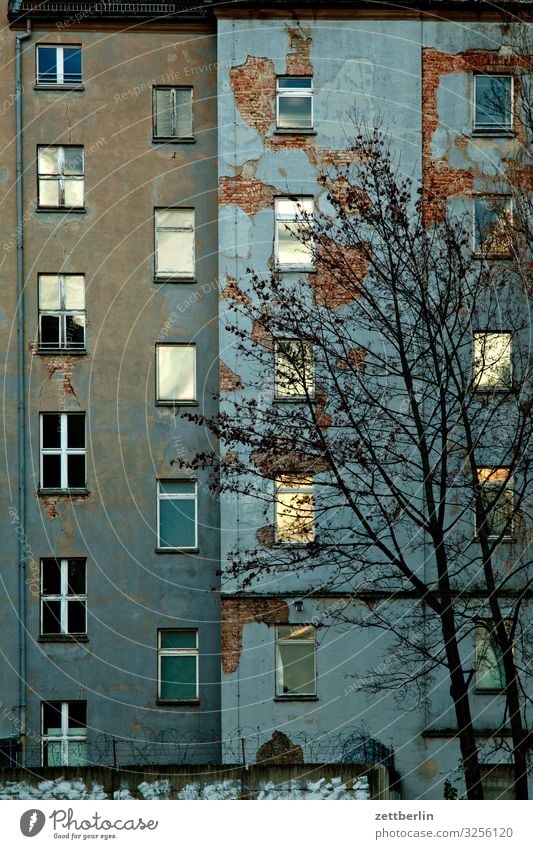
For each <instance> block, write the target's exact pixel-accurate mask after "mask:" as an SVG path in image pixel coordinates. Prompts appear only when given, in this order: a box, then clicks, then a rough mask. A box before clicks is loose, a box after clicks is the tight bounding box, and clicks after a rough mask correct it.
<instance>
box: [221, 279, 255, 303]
mask: <svg viewBox="0 0 533 849" xmlns="http://www.w3.org/2000/svg"><path fill="white" fill-rule="evenodd" d="M222 297H223V298H226V299H227V300H228V301H240V303H241V304H250V303H251V302H252V299H251V298H250V296H249V295H247V294H246V292H243V291H242V289H241V288H240V286H239V284H238V283H237V278H236V277H233V276H232V275H231V274H228V276H227V283H226V286H225V287H224V289H223V291H222Z"/></svg>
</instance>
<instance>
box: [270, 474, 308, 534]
mask: <svg viewBox="0 0 533 849" xmlns="http://www.w3.org/2000/svg"><path fill="white" fill-rule="evenodd" d="M314 536H315V529H314V495H313V478H312V477H310V476H308V475H283V477H281V478H279V480H278V481H277V482H276V542H282V543H306V542H312V541H313V539H314Z"/></svg>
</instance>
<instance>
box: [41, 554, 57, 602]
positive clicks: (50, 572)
mask: <svg viewBox="0 0 533 849" xmlns="http://www.w3.org/2000/svg"><path fill="white" fill-rule="evenodd" d="M41 569H42V580H43V595H59V594H60V593H61V566H60V563H59V560H56V559H55V558H53V557H46V558H45V559H44V560H41Z"/></svg>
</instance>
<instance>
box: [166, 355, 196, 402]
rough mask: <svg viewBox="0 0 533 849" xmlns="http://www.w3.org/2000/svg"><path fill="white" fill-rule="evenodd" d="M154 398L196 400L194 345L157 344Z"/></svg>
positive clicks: (180, 400)
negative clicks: (155, 393)
mask: <svg viewBox="0 0 533 849" xmlns="http://www.w3.org/2000/svg"><path fill="white" fill-rule="evenodd" d="M156 351H157V362H156V372H157V376H156V381H157V395H156V400H157V401H160V402H163V403H177V404H187V403H189V404H190V403H191V402H194V401H196V346H195V345H157V346H156Z"/></svg>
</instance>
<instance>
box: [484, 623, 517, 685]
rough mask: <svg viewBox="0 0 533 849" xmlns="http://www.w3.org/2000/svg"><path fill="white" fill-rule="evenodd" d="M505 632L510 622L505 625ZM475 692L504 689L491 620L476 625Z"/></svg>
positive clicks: (499, 656)
mask: <svg viewBox="0 0 533 849" xmlns="http://www.w3.org/2000/svg"><path fill="white" fill-rule="evenodd" d="M505 625H506V628H507V630H508V631H509V629H510V627H511V622H510V620H509V621H506V623H505ZM475 639H476V690H489V691H494V690H503V688H504V687H505V670H504V667H503V657H502V652H501V649H500V646H499V645H498V642H497V640H496V634H495V632H494V622H493V620H492V619H485V620H483V621H480V622H478V623H477V624H476V630H475Z"/></svg>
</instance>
